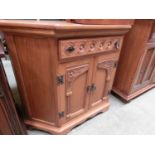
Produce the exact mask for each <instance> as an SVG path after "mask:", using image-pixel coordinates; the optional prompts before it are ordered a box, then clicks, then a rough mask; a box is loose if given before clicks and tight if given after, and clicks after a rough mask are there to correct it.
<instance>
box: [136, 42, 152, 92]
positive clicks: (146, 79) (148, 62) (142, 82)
mask: <svg viewBox="0 0 155 155" xmlns="http://www.w3.org/2000/svg"><path fill="white" fill-rule="evenodd" d="M154 68H155V44H152V43H151V44H149V43H148V44H147V47H146V50H145V53H144V56H143V58H142V61H141V64H140V67H139V71H138V73H137V78H136V80H135V84H134V90H138V89H140V88H142V87H145V86H147V85H148V84H151V83H152V78H153V75H154Z"/></svg>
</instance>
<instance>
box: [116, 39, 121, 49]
mask: <svg viewBox="0 0 155 155" xmlns="http://www.w3.org/2000/svg"><path fill="white" fill-rule="evenodd" d="M119 46H120V44H119V41H116V42H115V48H116V49H118V48H119Z"/></svg>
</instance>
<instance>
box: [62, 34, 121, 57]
mask: <svg viewBox="0 0 155 155" xmlns="http://www.w3.org/2000/svg"><path fill="white" fill-rule="evenodd" d="M122 39H123V37H102V38H101V37H98V38H87V39H86V38H85V39H68V40H60V41H59V56H60V59H65V58H72V57H78V56H84V55H90V54H95V53H104V52H109V51H119V50H120V49H121V46H122Z"/></svg>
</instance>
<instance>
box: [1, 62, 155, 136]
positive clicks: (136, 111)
mask: <svg viewBox="0 0 155 155" xmlns="http://www.w3.org/2000/svg"><path fill="white" fill-rule="evenodd" d="M4 66H5V70H6V73H7V76H8V79H9V83H10V86H11V87H12V89H13V90H14V92H15V90H16V83H15V80H14V77H13V75H12V70H11V66H10V62H9V61H4ZM14 95H15V97H16V99H17V100H18V101H19V96H18V95H17V94H16V93H14ZM110 102H111V107H110V109H109V110H108V111H107V112H105V113H102V114H98V115H97V116H96V117H94V118H92V119H89V120H88V121H86V122H84V123H83V124H81V125H79V126H78V127H76V128H74V129H73V130H72V131H71V132H70V133H68V135H128V134H155V89H152V90H150V91H148V92H146V93H145V94H143V95H141V96H139V97H137V98H135V99H134V100H132V101H131V102H130V103H128V104H124V103H123V102H121V101H120V100H119V99H118V98H116V97H114V96H113V95H111V96H110ZM28 133H29V134H30V135H48V133H46V132H41V131H37V130H32V131H28Z"/></svg>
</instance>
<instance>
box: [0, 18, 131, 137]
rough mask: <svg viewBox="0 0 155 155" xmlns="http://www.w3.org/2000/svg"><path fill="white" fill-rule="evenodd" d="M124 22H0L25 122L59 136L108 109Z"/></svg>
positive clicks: (124, 27) (126, 29) (125, 28)
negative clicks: (87, 23) (91, 23)
mask: <svg viewBox="0 0 155 155" xmlns="http://www.w3.org/2000/svg"><path fill="white" fill-rule="evenodd" d="M130 28H131V26H130V25H82V24H74V23H69V22H66V21H21V20H19V21H17V20H11V21H10V20H0V31H2V32H3V33H4V35H5V39H6V42H7V45H8V48H9V54H10V57H11V59H12V64H13V68H14V72H15V75H16V79H17V84H18V87H19V90H20V95H21V98H22V102H23V105H24V109H25V123H26V124H27V126H30V127H32V128H36V129H40V130H44V131H47V132H50V133H52V134H65V133H67V132H69V131H70V130H71V129H72V128H73V127H75V126H76V125H78V124H80V123H82V122H84V121H85V120H87V119H88V118H90V117H93V116H95V115H96V114H97V113H100V112H104V111H106V110H108V108H109V105H110V103H109V99H108V94H109V92H110V91H111V88H112V83H113V79H114V76H115V71H116V68H117V64H118V59H119V55H120V50H121V47H122V42H123V37H124V35H125V34H126V33H127V32H128V31H129V29H130Z"/></svg>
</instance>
